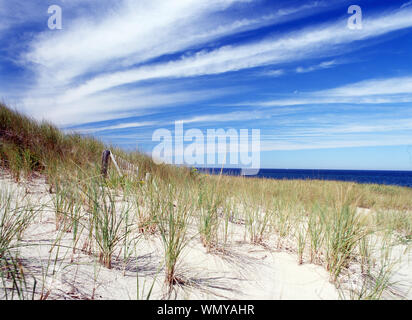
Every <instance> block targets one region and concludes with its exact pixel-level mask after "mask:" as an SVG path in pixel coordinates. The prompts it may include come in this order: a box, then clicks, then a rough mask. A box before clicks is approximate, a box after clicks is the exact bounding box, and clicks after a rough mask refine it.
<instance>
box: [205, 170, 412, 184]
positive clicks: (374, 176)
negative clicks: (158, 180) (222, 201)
mask: <svg viewBox="0 0 412 320" xmlns="http://www.w3.org/2000/svg"><path fill="white" fill-rule="evenodd" d="M199 171H201V172H204V173H209V174H219V173H220V169H201V168H199ZM223 174H225V175H234V176H238V175H240V174H241V170H240V169H223ZM253 177H255V178H256V177H257V178H269V179H289V180H292V179H301V180H307V179H311V180H313V179H316V180H337V181H352V182H358V183H372V184H386V185H397V186H404V187H411V188H412V171H373V170H303V169H302V170H301V169H261V170H260V171H259V174H258V175H256V176H253Z"/></svg>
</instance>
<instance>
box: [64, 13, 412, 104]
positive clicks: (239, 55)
mask: <svg viewBox="0 0 412 320" xmlns="http://www.w3.org/2000/svg"><path fill="white" fill-rule="evenodd" d="M411 14H412V9H409V8H406V9H404V10H401V11H397V12H395V13H391V14H386V15H383V16H378V17H375V18H370V19H368V20H367V21H364V28H363V30H350V29H348V28H347V27H346V20H342V21H341V22H338V23H334V24H330V25H323V26H321V27H313V28H308V29H304V30H303V31H297V32H292V33H290V34H287V35H286V36H283V37H277V38H269V39H264V40H262V41H259V42H254V43H248V44H242V45H236V46H225V47H221V48H218V49H216V50H212V51H209V52H204V51H201V52H198V53H196V54H195V55H193V56H189V57H183V58H182V59H180V60H174V61H169V62H167V63H158V64H154V65H149V66H143V67H139V68H134V69H130V70H127V71H120V72H113V73H110V74H107V75H101V76H97V77H95V78H94V79H92V80H89V81H87V82H86V83H84V84H82V85H80V86H79V87H77V88H74V89H72V90H69V91H68V92H67V93H66V98H67V99H70V98H72V97H79V96H85V95H88V94H92V93H95V92H98V91H102V90H107V89H109V88H112V87H116V86H120V85H124V84H129V83H135V82H138V81H143V80H149V79H157V78H179V77H193V76H200V75H212V74H220V73H225V72H229V71H238V70H242V69H247V68H253V67H258V66H264V65H269V64H277V63H285V62H292V61H297V60H304V59H308V58H310V57H319V56H322V55H328V54H330V53H331V51H333V50H335V49H336V48H337V47H339V46H341V45H345V44H349V43H352V42H354V41H358V40H366V39H369V38H374V37H378V36H380V35H383V34H386V33H389V32H391V31H395V30H399V29H403V28H409V27H412V19H410V16H411Z"/></svg>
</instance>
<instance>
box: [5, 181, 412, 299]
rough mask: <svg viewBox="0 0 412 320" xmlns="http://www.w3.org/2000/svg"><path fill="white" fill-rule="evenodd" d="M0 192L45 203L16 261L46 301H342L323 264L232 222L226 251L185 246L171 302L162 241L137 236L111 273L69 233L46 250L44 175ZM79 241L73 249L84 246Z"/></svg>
mask: <svg viewBox="0 0 412 320" xmlns="http://www.w3.org/2000/svg"><path fill="white" fill-rule="evenodd" d="M0 188H2V189H4V188H13V189H15V190H19V192H20V196H21V195H23V194H26V193H27V192H29V194H27V197H28V199H30V201H31V202H32V203H38V204H40V203H42V204H44V205H46V207H45V208H44V209H43V210H42V212H40V213H39V214H38V215H37V217H36V219H35V221H34V223H33V224H32V225H31V226H30V227H29V228H28V230H27V231H26V233H25V235H24V237H23V243H25V244H27V246H24V247H22V248H20V257H21V262H22V264H23V266H24V268H25V269H26V270H27V271H28V272H30V273H31V274H33V275H34V276H35V277H36V279H37V281H38V284H37V287H38V288H37V291H38V294H39V293H40V289H41V285H42V283H45V288H44V290H43V293H47V295H48V299H91V298H94V299H136V298H137V292H138V291H139V295H140V298H146V296H147V293H148V292H149V290H150V287H151V286H152V284H153V283H154V287H153V292H152V294H151V297H150V298H151V299H163V298H171V299H175V298H177V299H338V298H339V293H338V290H337V289H336V288H335V286H334V285H333V284H332V283H330V282H329V275H328V273H327V271H326V270H325V269H324V268H323V267H321V266H318V265H312V264H308V263H305V264H303V265H298V264H297V257H296V255H294V254H292V253H288V252H277V251H275V250H269V249H268V248H267V247H263V246H259V245H251V244H248V243H247V241H245V240H244V226H239V225H235V224H232V225H231V233H232V239H231V240H232V241H231V243H230V244H229V245H228V246H227V247H226V249H225V250H226V251H225V252H220V253H219V252H218V253H206V250H205V248H204V247H203V246H202V245H201V242H200V239H199V237H196V236H195V237H194V238H193V239H192V240H191V241H190V242H189V243H188V246H187V247H186V248H185V250H184V253H183V258H182V260H181V263H180V264H179V266H178V273H179V277H180V278H181V279H183V280H184V281H185V284H184V285H176V286H175V291H174V292H173V294H172V295H171V296H169V297H168V296H167V295H166V292H167V290H166V287H165V285H164V273H163V270H162V263H163V249H162V244H161V240H160V238H159V236H157V235H152V236H147V237H141V238H140V239H139V240H138V241H137V244H136V246H135V248H132V249H131V251H132V253H131V256H130V257H129V259H126V260H125V259H124V256H123V252H120V251H119V250H118V251H117V253H116V255H115V257H114V262H113V268H112V269H110V270H109V269H107V268H105V267H102V266H101V265H100V264H99V263H98V261H97V258H96V257H95V256H93V255H88V254H85V253H83V252H82V251H81V250H77V252H76V253H75V254H73V253H72V247H71V246H72V240H71V239H72V235H71V234H70V233H66V234H64V235H63V236H62V240H61V241H60V243H59V246H58V247H55V248H54V249H53V250H52V251H51V252H50V249H51V244H52V243H53V241H54V240H55V239H56V238H58V233H57V232H56V231H55V219H54V212H53V210H52V208H53V204H52V196H51V195H50V194H49V193H48V186H47V185H46V184H45V182H44V178H40V177H39V178H38V179H34V180H33V181H32V182H31V183H30V184H24V183H22V184H19V185H17V184H16V183H14V182H13V181H12V180H11V179H10V178H9V177H7V176H5V175H4V174H3V175H2V176H0ZM82 241H83V240H81V241H79V243H78V245H77V247H78V248H81V247H82V244H83V242H82ZM272 244H273V245H272ZM268 247H269V248H275V247H276V246H275V244H274V239H272V240H270V241H269V242H268ZM56 255H57V260H56ZM405 263H406V262H405ZM401 270H402V271H401V272H400V273H398V275H399V277H401V278H402V279H403V280H405V279H409V280H410V279H412V274H411V271H412V268H411V267H410V265H409V264H405V265H404V266H402V269H401ZM53 271H55V272H53ZM44 274H47V275H44ZM138 281H139V289H138V288H137V282H138ZM411 283H412V282H411ZM407 287H408V285H407ZM404 289H405V288H404ZM406 289H407V288H406ZM406 289H405V290H406ZM38 294H37V297H39V295H38ZM408 298H411V296H410V295H409V296H408Z"/></svg>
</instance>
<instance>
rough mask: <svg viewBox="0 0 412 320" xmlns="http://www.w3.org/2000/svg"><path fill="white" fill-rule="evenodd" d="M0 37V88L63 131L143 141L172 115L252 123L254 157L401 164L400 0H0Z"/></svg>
mask: <svg viewBox="0 0 412 320" xmlns="http://www.w3.org/2000/svg"><path fill="white" fill-rule="evenodd" d="M52 4H56V5H59V6H61V8H62V13H63V29H62V30H50V29H48V26H47V21H48V18H49V14H48V13H47V9H48V7H49V6H50V5H52ZM354 4H355V5H359V6H360V7H361V8H362V11H363V21H362V25H363V28H362V30H351V29H349V28H348V27H347V20H348V18H349V17H350V15H349V14H348V13H347V11H348V7H349V6H350V5H354ZM0 42H1V46H0V99H1V100H2V101H4V102H5V103H7V104H8V105H10V106H11V107H13V108H16V109H18V110H21V111H23V112H25V113H27V114H29V115H31V116H33V117H35V118H37V119H46V120H50V121H52V122H54V123H56V124H57V125H58V126H59V127H61V128H62V129H65V130H68V131H71V130H76V131H79V132H81V133H84V134H91V135H94V136H97V137H99V138H101V139H102V140H104V141H106V142H108V143H112V144H116V145H119V146H121V147H124V148H127V149H132V150H135V149H139V150H141V151H144V152H147V153H150V152H151V150H152V149H153V147H154V146H155V145H156V144H157V143H156V142H153V141H152V134H153V132H154V131H155V130H156V129H159V128H166V129H170V130H173V128H174V122H175V121H177V120H183V121H184V128H185V129H191V128H198V129H200V130H203V131H205V130H206V129H208V128H216V129H217V128H223V129H225V130H226V129H228V128H234V129H236V130H240V129H249V130H251V129H260V130H261V149H262V152H261V166H262V167H264V168H318V169H377V170H385V169H387V170H412V63H411V62H412V59H411V58H412V1H410V2H408V0H404V1H387V0H386V1H375V0H369V1H368V0H362V1H361V0H356V1H354V0H351V1H343V0H327V1H322V0H318V1H294V0H288V1H263V0H256V1H252V0H208V1H206V0H176V1H172V0H170V1H164V0H135V1H132V0H117V1H108V0H99V1H97V0H95V1H92V0H66V1H63V0H50V1H48V0H32V1H25V0H15V1H12V2H11V1H8V0H0Z"/></svg>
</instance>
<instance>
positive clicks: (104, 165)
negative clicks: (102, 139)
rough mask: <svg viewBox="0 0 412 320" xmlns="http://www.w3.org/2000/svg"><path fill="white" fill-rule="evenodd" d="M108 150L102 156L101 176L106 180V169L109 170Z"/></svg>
mask: <svg viewBox="0 0 412 320" xmlns="http://www.w3.org/2000/svg"><path fill="white" fill-rule="evenodd" d="M110 153H111V152H110V150H104V151H103V154H102V170H101V174H102V176H103V177H104V178H105V179H106V178H107V169H108V168H109V159H110Z"/></svg>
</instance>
